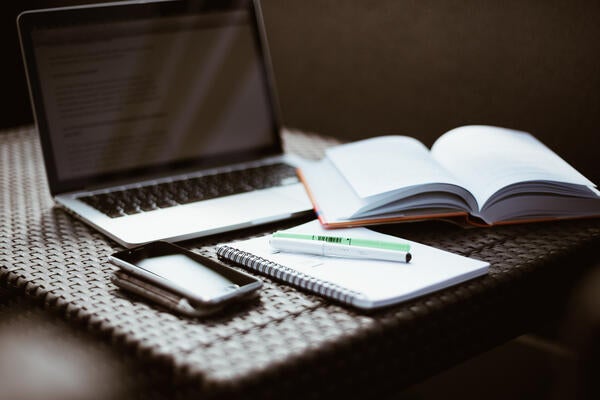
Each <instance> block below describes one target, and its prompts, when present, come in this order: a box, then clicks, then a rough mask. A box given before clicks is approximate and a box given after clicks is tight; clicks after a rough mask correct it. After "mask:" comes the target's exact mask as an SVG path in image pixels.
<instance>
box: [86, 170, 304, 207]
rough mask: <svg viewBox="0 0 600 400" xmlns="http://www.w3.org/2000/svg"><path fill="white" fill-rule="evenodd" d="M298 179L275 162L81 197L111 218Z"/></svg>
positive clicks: (291, 171) (294, 172)
mask: <svg viewBox="0 0 600 400" xmlns="http://www.w3.org/2000/svg"><path fill="white" fill-rule="evenodd" d="M292 182H298V178H297V176H296V170H295V168H294V167H292V166H290V165H287V164H272V165H264V166H260V167H254V168H249V169H245V170H239V171H229V172H224V173H221V174H214V175H205V176H199V177H194V178H190V179H185V180H179V181H172V182H166V183H160V184H155V185H149V186H142V187H137V188H132V189H127V190H120V191H115V192H109V193H100V194H96V195H91V196H83V197H80V198H79V200H81V201H83V202H84V203H86V204H88V205H90V206H91V207H94V208H95V209H97V210H99V211H100V212H102V213H104V214H106V215H108V216H109V217H111V218H118V217H122V216H125V215H131V214H137V213H141V212H145V211H153V210H156V209H159V208H167V207H174V206H176V205H179V204H188V203H193V202H196V201H201V200H208V199H214V198H217V197H222V196H229V195H233V194H238V193H245V192H249V191H252V190H258V189H267V188H269V187H274V186H279V185H287V184H290V183H292Z"/></svg>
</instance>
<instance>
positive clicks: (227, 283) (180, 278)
mask: <svg viewBox="0 0 600 400" xmlns="http://www.w3.org/2000/svg"><path fill="white" fill-rule="evenodd" d="M137 266H138V267H140V268H142V269H145V270H146V271H148V272H151V273H153V274H155V275H158V276H160V277H162V278H164V279H166V280H168V281H171V282H173V283H174V284H176V285H177V286H179V287H180V288H182V289H185V290H188V291H190V292H192V293H202V296H203V297H208V298H213V297H217V296H220V295H222V294H223V293H224V292H226V291H227V290H232V289H237V288H238V287H239V283H236V282H234V281H233V280H232V279H231V278H230V277H226V276H223V275H221V274H220V273H218V272H216V271H214V270H212V269H209V268H207V267H206V266H204V265H203V264H201V263H199V262H198V261H196V260H193V259H191V258H190V257H188V256H186V255H184V254H170V255H165V256H156V257H150V258H146V259H143V260H140V261H139V262H138V264H137Z"/></svg>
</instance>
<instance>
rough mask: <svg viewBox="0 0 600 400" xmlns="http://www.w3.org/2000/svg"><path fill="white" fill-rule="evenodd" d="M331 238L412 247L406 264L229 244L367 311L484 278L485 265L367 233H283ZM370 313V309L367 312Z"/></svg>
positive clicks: (304, 229) (306, 229)
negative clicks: (332, 288) (340, 291)
mask: <svg viewBox="0 0 600 400" xmlns="http://www.w3.org/2000/svg"><path fill="white" fill-rule="evenodd" d="M287 231H288V232H299V233H311V234H319V235H329V236H349V237H356V238H370V239H380V240H391V241H397V242H401V243H410V245H411V254H412V256H413V258H412V260H411V262H410V263H399V262H388V261H377V260H364V259H363V260H360V259H348V258H337V257H322V256H313V255H305V254H294V253H276V252H274V251H273V250H271V248H270V246H269V238H270V235H269V236H264V237H260V238H255V239H250V240H246V241H243V242H237V243H231V244H227V245H229V246H232V247H234V248H237V249H240V250H242V251H246V252H248V253H251V254H254V255H256V256H259V257H262V258H264V259H267V260H270V261H274V262H276V263H278V264H280V265H283V266H286V267H288V268H292V269H295V270H297V271H299V272H303V273H304V274H307V275H310V276H313V277H316V278H319V279H322V280H326V281H329V282H331V283H335V284H337V285H339V286H342V287H344V288H346V289H350V290H354V291H357V292H360V293H362V294H363V295H364V296H365V298H366V304H367V305H368V306H369V307H377V306H382V305H386V304H392V303H396V302H400V301H402V300H407V299H411V298H413V297H417V296H420V295H423V294H427V293H430V292H433V291H435V290H439V289H441V288H444V287H447V286H450V285H452V284H456V283H458V282H461V281H464V280H467V279H471V278H474V277H476V276H479V275H483V274H485V273H486V272H487V268H488V267H489V263H487V262H484V261H479V260H475V259H472V258H467V257H463V256H460V255H457V254H453V253H449V252H447V251H443V250H439V249H436V248H434V247H430V246H426V245H424V244H420V243H417V242H412V241H409V240H405V239H401V238H396V237H394V236H389V235H384V234H381V233H378V232H374V231H371V230H369V229H366V228H349V229H335V230H325V229H323V228H322V227H321V225H320V224H319V222H318V221H316V220H315V221H311V222H308V223H306V224H303V225H300V226H297V227H295V228H292V229H289V230H287ZM367 308H368V307H367Z"/></svg>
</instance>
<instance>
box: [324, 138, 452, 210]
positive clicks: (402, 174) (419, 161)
mask: <svg viewBox="0 0 600 400" xmlns="http://www.w3.org/2000/svg"><path fill="white" fill-rule="evenodd" d="M327 158H328V159H329V160H330V161H331V162H332V163H333V165H334V166H335V167H336V168H337V170H338V171H340V173H341V174H342V175H343V176H344V178H345V179H346V181H347V182H348V184H349V185H350V187H351V188H352V189H353V190H354V192H355V193H356V195H357V196H358V197H360V198H362V199H365V198H368V197H370V196H375V195H379V194H382V193H385V192H389V191H392V190H395V189H398V188H405V187H410V186H415V185H423V184H430V183H448V184H454V185H457V186H461V183H460V182H458V181H457V179H455V178H454V177H453V176H452V175H451V174H449V173H448V172H447V171H446V170H445V169H444V168H443V167H442V166H440V164H438V162H437V161H435V160H434V159H433V158H432V157H431V155H430V154H429V149H428V148H427V147H425V145H424V144H423V143H421V142H419V141H418V140H416V139H414V138H411V137H407V136H380V137H375V138H371V139H366V140H360V141H358V142H353V143H348V144H344V145H341V146H336V147H333V148H331V149H328V150H327Z"/></svg>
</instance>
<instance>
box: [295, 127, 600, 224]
mask: <svg viewBox="0 0 600 400" xmlns="http://www.w3.org/2000/svg"><path fill="white" fill-rule="evenodd" d="M300 175H301V179H302V181H303V182H304V185H305V187H306V189H307V192H308V193H309V196H310V198H311V200H312V202H313V205H314V207H315V211H316V212H317V215H318V217H319V220H320V221H321V223H322V224H323V225H324V226H326V227H342V226H356V225H366V224H376V223H384V222H393V221H402V220H418V219H429V218H445V217H454V216H461V215H462V216H467V217H468V220H469V222H472V223H474V224H482V225H494V224H502V223H515V222H526V221H535V220H549V219H562V218H579V217H586V216H600V192H599V191H598V190H597V189H596V185H594V184H593V183H592V182H591V181H590V180H588V179H587V178H586V177H584V176H583V175H582V174H580V173H579V172H578V171H577V170H575V169H574V168H573V167H572V166H571V165H569V164H568V163H567V162H565V161H564V160H563V159H562V158H560V157H559V156H558V155H557V154H555V153H554V152H553V151H552V150H550V149H549V148H548V147H546V146H545V145H544V144H543V143H541V142H540V141H539V140H537V139H536V138H534V137H533V136H532V135H530V134H529V133H526V132H520V131H515V130H510V129H505V128H498V127H492V126H463V127H459V128H456V129H453V130H451V131H449V132H446V133H445V134H443V135H442V136H440V137H439V138H438V139H437V141H436V142H435V143H434V144H433V146H432V147H431V150H429V149H427V147H426V146H425V145H424V144H422V143H421V142H419V141H418V140H416V139H414V138H411V137H407V136H381V137H376V138H371V139H366V140H361V141H358V142H353V143H348V144H343V145H340V146H336V147H333V148H330V149H328V150H327V152H326V156H325V157H324V159H323V160H321V161H319V162H317V163H315V164H313V165H307V166H304V167H302V169H301V171H300Z"/></svg>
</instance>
